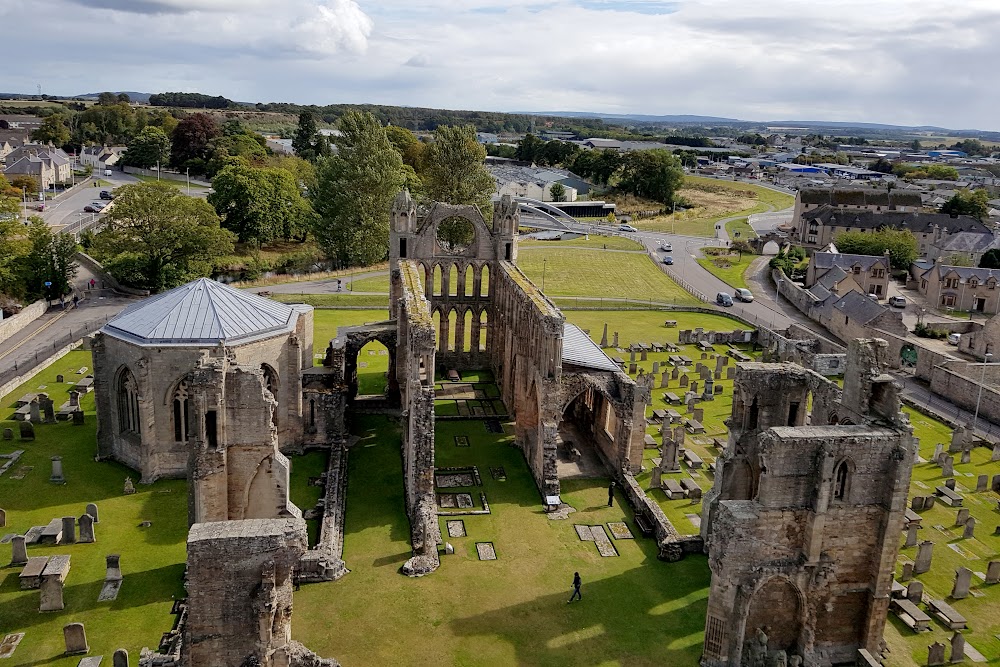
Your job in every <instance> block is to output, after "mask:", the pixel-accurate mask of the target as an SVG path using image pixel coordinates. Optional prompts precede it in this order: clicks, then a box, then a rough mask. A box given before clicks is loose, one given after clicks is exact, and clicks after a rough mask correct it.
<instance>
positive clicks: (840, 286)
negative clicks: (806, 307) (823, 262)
mask: <svg viewBox="0 0 1000 667" xmlns="http://www.w3.org/2000/svg"><path fill="white" fill-rule="evenodd" d="M808 291H809V293H810V294H812V295H813V296H814V297H815V298H816V300H817V301H826V300H827V299H829V298H830V297H836V298H840V297H842V296H844V295H845V294H847V293H848V292H858V293H861V292H862V289H861V285H859V284H858V283H857V281H855V280H854V277H853V275H852V274H851V273H850V272H848V271H845V270H844V269H842V268H841V267H839V266H834V267H833V268H831V269H830V270H829V271H827V272H826V273H824V274H823V276H822V277H821V278H819V280H817V281H816V282H815V283H813V284H812V286H811V287H810V288H809V290H808Z"/></svg>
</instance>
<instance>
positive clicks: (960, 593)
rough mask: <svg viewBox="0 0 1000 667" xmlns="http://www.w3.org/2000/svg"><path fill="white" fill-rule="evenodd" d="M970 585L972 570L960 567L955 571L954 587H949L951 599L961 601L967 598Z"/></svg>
mask: <svg viewBox="0 0 1000 667" xmlns="http://www.w3.org/2000/svg"><path fill="white" fill-rule="evenodd" d="M971 583H972V570H970V569H969V568H967V567H960V568H958V569H957V570H956V571H955V585H954V586H952V587H951V597H952V598H954V599H956V600H963V599H965V598H967V597H969V584H971Z"/></svg>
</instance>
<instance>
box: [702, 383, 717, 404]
mask: <svg viewBox="0 0 1000 667" xmlns="http://www.w3.org/2000/svg"><path fill="white" fill-rule="evenodd" d="M714 385H715V383H714V382H713V381H712V378H708V379H707V380H705V393H703V394H702V395H701V400H703V401H712V400H715V388H714Z"/></svg>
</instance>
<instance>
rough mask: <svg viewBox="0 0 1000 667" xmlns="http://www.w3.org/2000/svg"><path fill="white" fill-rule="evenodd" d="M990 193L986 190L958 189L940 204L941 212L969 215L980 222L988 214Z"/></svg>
mask: <svg viewBox="0 0 1000 667" xmlns="http://www.w3.org/2000/svg"><path fill="white" fill-rule="evenodd" d="M989 202H990V195H989V193H988V192H987V191H986V190H982V189H980V190H959V191H958V192H956V193H955V194H954V195H952V197H951V199H949V200H948V201H946V202H945V203H943V204H941V212H942V213H948V214H951V215H971V216H972V217H974V218H975V219H976V220H979V221H980V222H982V221H983V220H985V219H986V218H987V216H989V214H990V203H989Z"/></svg>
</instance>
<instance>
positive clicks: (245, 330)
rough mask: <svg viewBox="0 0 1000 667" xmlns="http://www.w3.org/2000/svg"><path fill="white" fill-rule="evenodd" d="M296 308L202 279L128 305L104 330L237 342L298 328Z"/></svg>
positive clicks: (150, 339) (176, 341)
mask: <svg viewBox="0 0 1000 667" xmlns="http://www.w3.org/2000/svg"><path fill="white" fill-rule="evenodd" d="M297 312H298V309H297V308H293V307H292V306H288V305H286V304H283V303H278V302H277V301H272V300H270V299H265V298H263V297H260V296H257V295H256V294H251V293H249V292H242V291H240V290H235V289H233V288H232V287H228V286H226V285H223V284H222V283H219V282H216V281H214V280H209V279H208V278H199V279H198V280H195V281H192V282H190V283H188V284H186V285H181V286H180V287H176V288H174V289H172V290H170V291H169V292H164V293H163V294H158V295H156V296H153V297H150V298H148V299H145V300H144V301H142V302H140V303H137V304H135V305H134V306H130V307H129V308H126V309H125V310H124V311H122V313H121V314H120V315H118V317H116V318H114V319H113V320H111V321H110V322H108V323H107V324H106V325H104V328H103V329H102V331H103V332H104V333H106V334H108V335H111V336H115V337H116V338H121V339H123V340H128V341H132V342H135V343H140V344H145V345H216V344H218V343H220V342H222V343H226V344H234V343H240V342H247V341H248V340H251V339H258V338H266V337H268V336H270V335H275V334H278V333H282V332H287V331H290V330H292V329H293V328H294V327H295V320H296V319H297V317H298V315H297Z"/></svg>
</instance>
